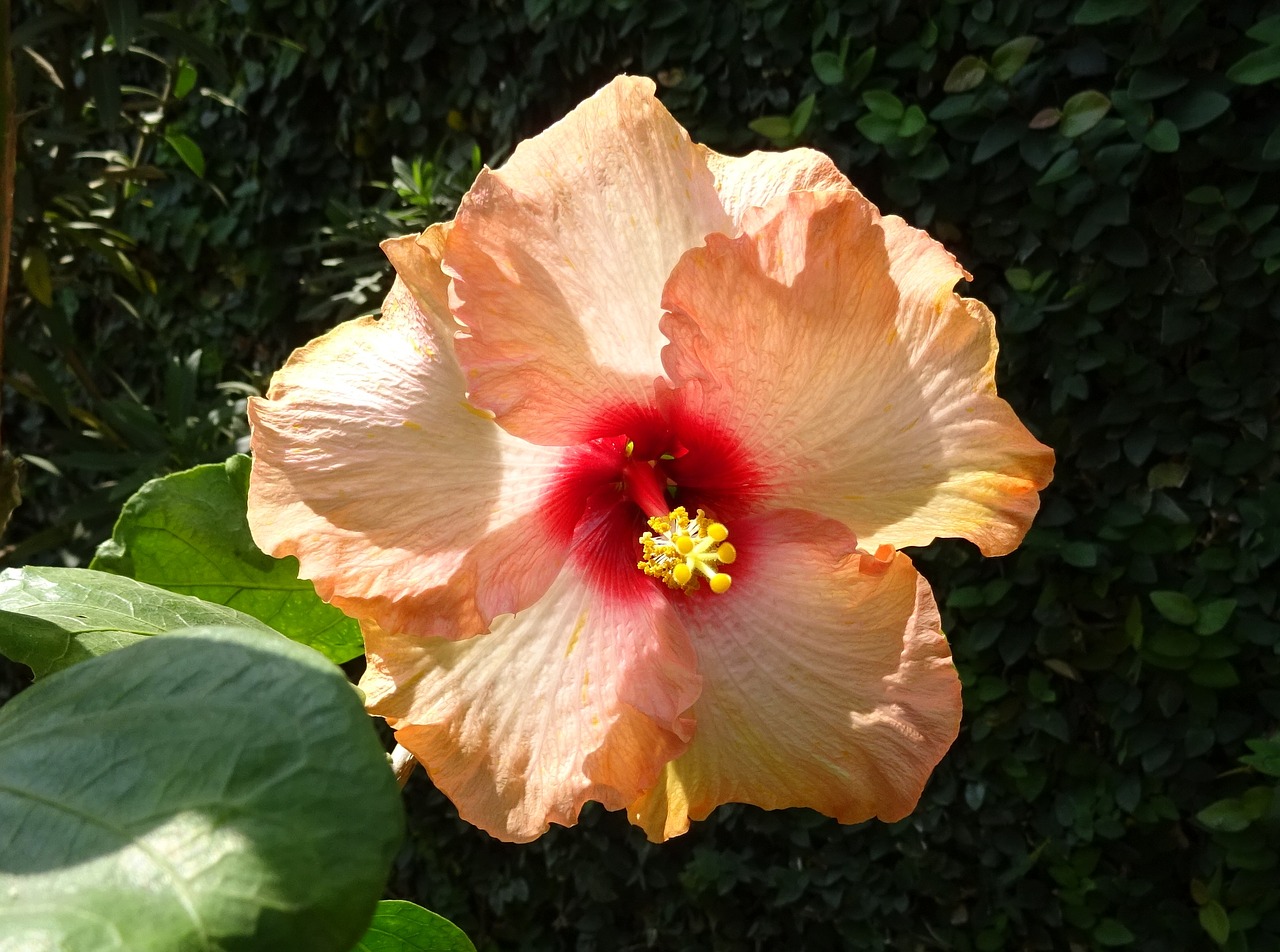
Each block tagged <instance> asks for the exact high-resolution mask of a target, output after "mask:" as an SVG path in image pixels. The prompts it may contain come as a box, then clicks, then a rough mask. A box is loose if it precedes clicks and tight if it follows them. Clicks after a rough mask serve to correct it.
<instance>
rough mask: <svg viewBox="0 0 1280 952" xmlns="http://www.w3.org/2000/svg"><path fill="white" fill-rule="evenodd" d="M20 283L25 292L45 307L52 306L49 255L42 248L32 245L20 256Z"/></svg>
mask: <svg viewBox="0 0 1280 952" xmlns="http://www.w3.org/2000/svg"><path fill="white" fill-rule="evenodd" d="M22 283H23V285H25V286H26V289H27V293H28V294H30V295H31V296H32V297H33V298H35V299H36V300H37V301H39V302H40V303H41V304H43V305H44V306H45V307H52V306H53V280H52V279H51V277H50V275H49V257H48V255H46V254H45V253H44V249H43V248H41V247H39V246H38V245H37V246H33V247H31V248H29V249H27V253H26V254H25V255H23V256H22Z"/></svg>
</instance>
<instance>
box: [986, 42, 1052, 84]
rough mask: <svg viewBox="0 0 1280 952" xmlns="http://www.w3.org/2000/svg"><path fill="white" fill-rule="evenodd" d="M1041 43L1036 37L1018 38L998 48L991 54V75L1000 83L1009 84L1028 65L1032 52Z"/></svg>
mask: <svg viewBox="0 0 1280 952" xmlns="http://www.w3.org/2000/svg"><path fill="white" fill-rule="evenodd" d="M1039 42H1040V41H1039V40H1038V39H1037V38H1036V37H1034V36H1017V37H1014V38H1013V39H1012V40H1010V41H1009V42H1007V43H1004V44H1002V45H1001V46H999V47H997V48H996V51H995V52H994V53H992V54H991V73H992V75H993V76H995V78H996V79H998V80H999V81H1000V82H1002V83H1003V82H1007V81H1008V80H1010V79H1012V78H1013V75H1014V74H1015V73H1016V72H1017V71H1018V70H1020V69H1022V67H1023V66H1025V65H1026V62H1027V59H1028V58H1029V57H1030V56H1031V51H1032V50H1034V49H1035V48H1036V44H1037V43H1039Z"/></svg>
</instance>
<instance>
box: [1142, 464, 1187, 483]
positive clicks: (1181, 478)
mask: <svg viewBox="0 0 1280 952" xmlns="http://www.w3.org/2000/svg"><path fill="white" fill-rule="evenodd" d="M1190 471H1191V470H1190V468H1189V467H1188V466H1187V464H1186V463H1179V462H1176V461H1174V460H1165V461H1164V462H1163V463H1156V465H1155V466H1152V467H1151V470H1150V472H1148V473H1147V486H1148V487H1149V488H1151V489H1177V488H1178V487H1179V486H1181V485H1182V484H1183V483H1185V482H1186V481H1187V474H1188V473H1189V472H1190Z"/></svg>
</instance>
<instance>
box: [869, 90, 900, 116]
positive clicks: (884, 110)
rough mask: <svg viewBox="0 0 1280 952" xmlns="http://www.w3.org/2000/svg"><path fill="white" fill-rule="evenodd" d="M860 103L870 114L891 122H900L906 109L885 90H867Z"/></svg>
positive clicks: (895, 97) (896, 98)
mask: <svg viewBox="0 0 1280 952" xmlns="http://www.w3.org/2000/svg"><path fill="white" fill-rule="evenodd" d="M862 101H863V103H865V104H866V107H867V108H868V109H870V110H871V114H872V115H874V116H879V117H880V118H881V119H888V120H889V121H891V122H900V121H901V120H902V116H903V114H904V113H905V112H906V108H905V107H904V106H903V105H902V101H901V100H900V99H898V97H897V96H895V95H894V94H893V93H891V92H889V91H888V90H885V89H868V90H867V91H866V92H865V93H863V94H862Z"/></svg>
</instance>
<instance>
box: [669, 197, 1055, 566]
mask: <svg viewBox="0 0 1280 952" xmlns="http://www.w3.org/2000/svg"><path fill="white" fill-rule="evenodd" d="M744 228H745V233H744V234H742V235H740V236H738V237H736V238H727V237H724V236H721V235H712V236H710V237H709V238H708V242H707V246H706V247H705V248H700V249H694V250H692V251H690V252H688V253H687V254H686V255H685V256H684V258H682V259H681V261H680V264H679V265H678V266H677V267H676V268H675V270H674V271H673V273H672V276H671V280H670V282H669V283H668V285H667V288H666V291H665V294H664V298H663V305H664V307H666V308H667V310H668V311H669V312H670V313H669V314H668V315H667V316H666V317H664V319H663V323H662V327H663V331H664V333H665V334H666V335H667V337H668V338H669V339H670V341H671V343H670V344H669V345H668V346H667V347H666V348H664V351H663V362H664V364H665V366H666V367H667V371H668V374H669V375H670V377H671V380H672V381H673V382H674V383H675V385H676V386H677V391H676V395H675V405H676V408H677V409H676V411H675V413H676V416H677V418H679V417H680V416H682V415H683V416H684V417H685V418H686V419H688V420H697V421H700V422H699V424H698V425H702V426H710V427H715V428H719V429H722V430H725V431H727V432H729V433H732V434H734V436H735V437H736V439H737V440H739V441H740V443H741V445H742V446H743V447H745V448H746V449H747V450H748V451H749V452H750V453H752V454H754V457H753V463H754V464H755V465H756V467H757V469H758V470H759V471H761V472H763V473H764V474H765V475H766V477H767V479H768V481H769V483H770V485H769V487H768V491H767V492H765V493H764V495H768V494H769V493H772V494H773V495H774V496H776V497H777V498H778V499H779V500H780V501H781V502H782V503H783V504H785V505H794V506H797V507H802V508H805V509H810V510H813V511H816V512H820V513H822V514H824V515H828V516H832V517H834V518H837V519H840V520H841V521H843V522H845V523H846V524H847V525H849V526H850V527H851V528H852V529H853V530H854V531H855V532H856V533H857V534H858V537H859V539H860V540H861V541H862V543H863V544H864V545H865V546H866V547H868V548H875V547H877V546H879V545H881V544H885V543H887V544H889V545H892V546H894V547H900V546H905V545H923V544H925V543H928V542H929V541H931V540H932V539H934V538H935V537H937V536H961V537H964V538H967V539H970V540H971V541H973V542H975V543H977V545H978V546H979V548H980V549H981V550H982V551H983V553H985V554H987V555H1001V554H1004V553H1006V552H1008V551H1010V550H1011V549H1012V548H1014V547H1015V546H1016V545H1017V544H1018V542H1020V541H1021V539H1022V537H1023V535H1024V534H1025V533H1026V530H1027V527H1028V526H1029V525H1030V522H1031V519H1032V517H1033V516H1034V515H1035V512H1036V509H1037V508H1038V506H1039V497H1038V496H1037V493H1038V491H1039V490H1041V489H1043V488H1044V486H1045V485H1046V484H1047V483H1048V482H1049V479H1050V478H1051V475H1052V468H1053V453H1052V451H1051V450H1049V449H1048V448H1047V447H1045V446H1043V445H1041V444H1040V443H1039V442H1038V441H1037V440H1036V439H1035V438H1034V437H1032V436H1031V434H1030V433H1028V432H1027V430H1026V428H1025V427H1023V426H1022V424H1021V423H1020V422H1019V421H1018V418H1017V417H1016V416H1015V415H1014V413H1013V411H1012V410H1011V409H1010V407H1009V405H1008V404H1007V403H1005V402H1004V401H1003V400H1001V399H1000V398H999V397H998V396H996V392H995V380H994V370H995V358H996V339H995V333H994V328H993V319H992V317H991V313H990V311H988V310H987V309H986V307H984V306H983V305H982V304H980V303H979V302H977V301H973V300H969V299H965V298H961V297H959V296H957V295H956V294H955V292H954V291H953V290H952V289H953V287H954V286H955V283H956V282H957V281H958V280H959V279H960V278H961V277H962V276H963V274H964V272H963V270H962V269H961V268H960V266H959V265H958V264H956V262H955V259H954V258H952V256H951V255H949V254H948V253H947V252H946V251H945V250H944V249H943V248H942V247H941V245H939V244H938V243H937V242H935V241H933V240H932V239H931V238H929V237H928V236H927V235H925V234H924V233H923V232H920V231H917V230H916V229H914V228H911V227H909V226H908V225H906V224H905V223H904V222H902V221H901V219H897V218H881V217H880V215H879V213H878V212H877V211H876V210H875V208H874V207H873V206H872V205H871V204H870V203H869V202H867V201H866V199H864V198H863V197H862V196H861V195H860V194H858V193H857V192H856V191H853V190H847V191H827V192H794V193H791V194H789V195H787V196H784V197H783V198H781V199H779V200H777V201H775V202H774V203H773V204H772V205H770V206H769V207H768V208H767V209H763V210H761V209H755V210H748V211H747V212H746V213H745V215H744ZM677 426H679V423H678V421H677Z"/></svg>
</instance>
